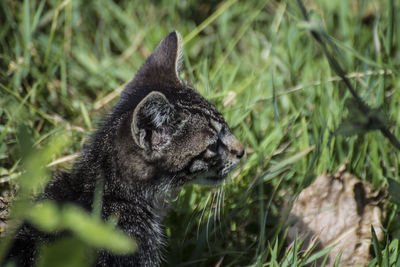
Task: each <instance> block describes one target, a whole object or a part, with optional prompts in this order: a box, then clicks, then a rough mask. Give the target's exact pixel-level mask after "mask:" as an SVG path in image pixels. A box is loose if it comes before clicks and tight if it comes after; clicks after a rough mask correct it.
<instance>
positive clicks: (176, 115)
mask: <svg viewBox="0 0 400 267" xmlns="http://www.w3.org/2000/svg"><path fill="white" fill-rule="evenodd" d="M181 54H182V39H181V37H180V34H179V33H178V32H176V31H172V32H171V33H169V34H168V35H167V36H166V37H165V38H164V39H163V40H162V41H161V42H160V43H159V45H158V46H157V48H156V49H155V51H154V52H153V53H152V54H151V55H150V56H149V58H148V59H147V60H146V62H145V63H144V64H143V66H142V67H141V68H140V69H139V71H138V72H137V74H136V76H135V78H134V79H133V80H132V82H131V83H130V84H128V86H127V87H126V89H125V90H124V92H123V95H122V97H121V100H120V103H119V105H118V106H117V107H120V108H121V107H122V108H124V109H126V110H129V109H131V110H132V113H131V115H130V116H131V117H130V120H129V125H130V133H129V134H130V135H131V140H132V142H133V144H134V146H135V151H136V152H137V153H139V154H140V155H141V157H143V158H144V159H145V162H146V164H150V165H151V166H152V167H154V169H155V170H157V171H159V172H162V173H168V174H171V175H174V176H177V177H184V179H185V180H184V181H183V182H182V184H184V183H188V182H194V183H202V184H218V183H219V182H220V181H222V180H223V179H224V178H225V177H226V176H227V174H228V173H229V172H230V171H231V170H232V169H233V168H234V167H235V166H236V165H237V164H238V162H239V160H240V158H241V157H242V156H243V154H244V149H243V146H242V144H241V143H240V142H239V141H238V140H237V139H236V138H235V137H234V136H233V135H232V133H231V132H230V129H229V126H228V124H227V123H226V121H225V119H224V118H223V116H222V115H221V113H220V112H219V111H218V110H217V109H216V108H215V107H214V106H213V105H212V104H210V103H209V102H208V101H207V100H205V99H204V98H203V97H202V96H201V95H200V94H199V93H197V92H196V90H195V89H194V88H192V87H191V86H190V85H188V84H187V83H186V82H184V81H182V80H181V79H180V77H179V70H180V67H181Z"/></svg>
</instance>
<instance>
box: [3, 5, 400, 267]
mask: <svg viewBox="0 0 400 267" xmlns="http://www.w3.org/2000/svg"><path fill="white" fill-rule="evenodd" d="M306 7H307V9H308V11H309V12H310V16H311V21H312V22H313V23H315V25H317V26H318V27H319V29H321V28H323V29H325V33H326V34H327V36H328V40H329V42H331V44H333V45H334V47H335V49H334V50H333V52H334V55H335V57H336V58H337V59H338V61H339V62H341V64H342V67H344V69H345V70H346V71H347V74H348V77H349V80H350V82H351V84H352V86H353V87H354V88H355V90H356V91H357V93H358V94H359V95H360V97H361V99H362V100H363V101H364V102H365V103H367V104H368V105H369V106H370V107H371V108H376V109H379V110H381V112H382V113H383V114H385V116H386V117H387V118H388V120H389V122H388V123H387V127H388V129H389V130H390V131H391V132H392V133H393V134H394V136H396V137H398V138H400V108H399V107H400V94H399V86H400V77H399V73H398V69H399V66H400V54H399V51H400V27H399V26H398V25H400V17H399V15H398V14H400V13H399V12H400V5H399V3H397V2H396V1H392V0H387V1H383V0H382V1H369V0H360V1H345V0H343V1H323V0H313V1H307V2H306ZM312 26H313V25H311V26H310V23H307V22H305V20H304V18H303V16H302V13H301V12H300V10H299V8H298V5H297V2H296V1H272V0H271V1H261V0H259V1H235V0H227V1H221V2H219V1H212V0H210V1H201V2H200V1H195V0H187V1H116V2H114V1H111V0H99V1H83V0H64V1H56V0H48V1H35V0H31V1H29V0H25V1H11V0H5V1H0V144H1V145H0V175H1V177H0V186H1V187H2V190H3V191H4V190H5V189H6V187H7V186H6V185H7V184H11V185H18V184H20V183H21V182H22V180H23V179H22V177H23V173H24V171H26V168H25V167H24V165H23V164H22V163H23V161H21V158H23V156H24V154H25V152H24V151H21V147H26V146H24V142H25V141H24V140H29V142H28V144H29V147H32V148H33V150H34V151H36V150H40V149H43V148H44V147H46V144H49V142H50V140H52V139H53V138H54V137H55V136H58V135H62V136H65V138H66V139H68V145H67V146H64V147H63V148H60V151H59V153H58V154H54V155H50V156H49V157H48V162H46V164H47V163H50V162H52V161H53V164H52V165H53V166H57V167H70V166H71V164H72V162H73V160H72V159H73V158H74V155H75V153H77V152H79V150H80V145H81V144H82V143H83V142H84V140H85V137H86V136H87V135H88V134H89V133H91V132H92V131H94V130H95V129H96V125H97V123H98V122H99V121H100V120H101V117H102V116H103V115H104V114H106V113H107V112H109V110H110V108H111V107H112V104H113V103H115V101H116V99H117V98H118V95H119V93H120V92H121V91H122V89H123V86H124V84H125V83H126V82H127V81H129V80H130V79H131V78H132V77H133V75H134V73H135V72H136V71H137V69H138V68H139V67H140V65H141V64H142V63H143V62H144V60H145V58H146V57H147V56H148V55H149V53H150V52H151V51H152V50H153V49H154V47H155V46H156V45H157V43H158V42H159V41H160V40H161V39H162V38H163V37H164V36H165V35H166V34H167V33H168V32H169V31H170V30H171V29H176V30H178V31H180V32H181V33H182V35H183V36H184V41H185V54H184V70H183V73H182V76H183V77H184V78H185V79H188V80H190V81H191V82H192V83H193V84H194V85H195V87H196V88H197V90H198V91H199V92H200V93H201V94H202V95H203V96H204V97H206V98H207V99H209V100H210V101H211V102H212V103H214V104H215V105H216V106H217V107H218V109H219V110H221V111H222V113H223V114H224V116H225V117H226V119H227V121H228V123H229V124H230V126H231V128H232V130H233V132H234V133H235V135H236V136H237V137H238V138H239V139H240V140H241V141H242V142H243V143H244V144H245V145H246V147H247V158H246V159H245V160H243V162H242V164H241V166H240V167H239V168H238V169H237V170H236V171H234V173H233V174H232V175H231V178H230V180H229V181H227V183H226V184H225V185H224V187H223V188H202V187H198V186H187V187H185V188H184V189H183V190H182V192H181V194H180V196H179V197H178V198H177V199H176V200H175V201H174V203H173V206H172V209H171V211H170V213H169V216H168V217H167V218H166V219H165V224H166V231H167V238H168V247H167V251H166V253H165V257H166V265H170V266H177V265H178V264H179V265H182V266H184V265H186V266H190V265H193V264H196V265H199V266H209V265H211V264H213V265H215V264H217V263H221V264H222V265H224V266H241V265H267V266H286V265H293V266H295V265H296V264H297V265H302V264H306V263H308V262H312V261H313V260H315V258H316V257H317V256H321V257H324V255H325V254H326V251H324V252H322V253H320V254H316V253H318V252H317V251H310V252H309V253H308V254H307V255H306V256H304V255H303V256H302V254H300V251H299V250H300V248H301V246H300V243H298V244H295V246H294V247H293V249H292V250H286V243H285V235H286V227H287V222H286V218H285V216H284V215H283V214H282V212H281V209H282V206H283V204H284V203H285V202H288V201H289V202H290V200H291V198H292V196H293V195H295V194H296V193H298V192H299V191H300V190H301V189H302V188H304V187H305V186H306V185H308V184H310V183H311V182H312V180H313V179H314V178H315V177H316V175H318V174H320V173H322V172H323V171H325V170H326V171H329V172H334V171H335V170H336V169H337V168H338V167H339V166H340V165H341V164H342V163H343V162H348V169H349V171H350V172H352V173H354V174H355V175H356V176H358V177H360V179H363V180H366V181H369V182H371V183H372V184H373V186H374V187H375V188H377V189H378V188H381V187H383V186H386V185H387V183H388V180H387V179H388V178H390V179H392V180H389V181H394V182H396V181H397V182H399V181H400V177H399V176H400V172H399V164H398V162H399V159H400V157H399V156H400V153H399V151H398V150H396V149H395V147H394V146H393V145H392V144H391V143H390V142H389V141H388V140H387V139H386V138H385V137H384V136H383V135H382V134H381V133H380V132H379V131H364V132H360V131H358V132H356V133H357V134H354V133H355V132H352V134H354V135H338V134H335V131H336V130H337V129H340V126H342V125H343V122H346V120H345V119H346V118H353V119H356V118H357V116H359V114H357V112H355V111H354V110H352V109H351V108H350V109H348V106H349V104H348V103H349V100H348V99H349V98H350V93H349V92H348V91H347V89H346V87H345V86H344V84H343V83H342V82H341V81H340V78H339V77H337V76H336V74H335V72H334V71H333V69H332V68H331V67H330V64H329V61H328V59H327V58H326V57H325V55H324V53H323V50H322V49H321V48H320V47H319V46H318V44H317V43H316V42H315V41H314V40H313V38H312V36H311V35H310V34H309V30H310V27H312ZM350 106H351V105H350ZM21 127H22V128H23V129H24V138H21V137H20V136H21V135H19V134H18V133H19V132H20V131H19V130H18V129H21ZM56 160H58V161H56ZM394 184H395V185H396V183H394ZM393 190H394V189H393ZM394 192H397V191H396V190H394ZM392 195H393V196H394V195H395V194H392ZM393 199H394V201H395V198H393ZM397 199H398V198H397ZM397 204H399V203H397ZM387 213H388V216H387V218H388V219H387V220H386V221H385V224H384V228H385V232H386V237H385V240H383V241H381V243H379V244H378V241H375V242H374V248H375V251H376V252H375V253H376V256H377V257H376V259H374V261H373V262H372V263H371V265H373V264H382V265H384V264H388V263H389V265H391V264H394V262H397V264H398V263H399V261H400V259H399V257H400V256H399V238H400V225H399V221H400V218H399V212H398V209H397V206H396V205H395V204H394V203H392V204H390V205H389V208H388V212H387ZM299 242H301V241H300V240H299ZM389 265H388V266H389Z"/></svg>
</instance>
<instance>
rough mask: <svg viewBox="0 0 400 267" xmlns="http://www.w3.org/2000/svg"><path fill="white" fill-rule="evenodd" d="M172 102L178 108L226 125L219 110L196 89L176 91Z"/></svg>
mask: <svg viewBox="0 0 400 267" xmlns="http://www.w3.org/2000/svg"><path fill="white" fill-rule="evenodd" d="M170 98H171V99H170V102H171V103H172V104H173V105H174V106H176V107H177V108H181V109H184V110H187V111H189V112H192V113H196V114H200V115H202V116H203V117H206V118H208V119H210V120H213V121H216V122H218V123H225V119H224V117H223V116H222V114H221V113H220V112H219V111H218V110H217V108H216V107H215V106H214V105H212V104H211V103H210V102H208V101H207V100H206V99H205V98H204V97H203V96H201V95H200V94H199V93H198V92H197V91H196V90H195V89H194V88H191V87H186V88H184V89H181V90H177V91H175V93H174V94H172V95H171V97H170Z"/></svg>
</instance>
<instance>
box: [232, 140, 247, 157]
mask: <svg viewBox="0 0 400 267" xmlns="http://www.w3.org/2000/svg"><path fill="white" fill-rule="evenodd" d="M230 152H231V153H232V154H233V155H235V156H236V157H237V158H239V159H240V158H241V157H243V156H244V147H243V145H242V144H241V143H240V142H239V140H237V139H236V138H235V137H233V140H232V143H231V147H230Z"/></svg>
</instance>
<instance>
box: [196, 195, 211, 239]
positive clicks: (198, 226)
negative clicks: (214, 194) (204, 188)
mask: <svg viewBox="0 0 400 267" xmlns="http://www.w3.org/2000/svg"><path fill="white" fill-rule="evenodd" d="M210 197H211V192H209V193H208V196H207V200H206V203H205V204H204V207H203V211H202V213H201V215H200V221H199V224H198V225H197V236H199V232H200V225H201V223H202V221H203V216H204V212H205V211H206V208H207V204H208V201H209V200H210Z"/></svg>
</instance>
